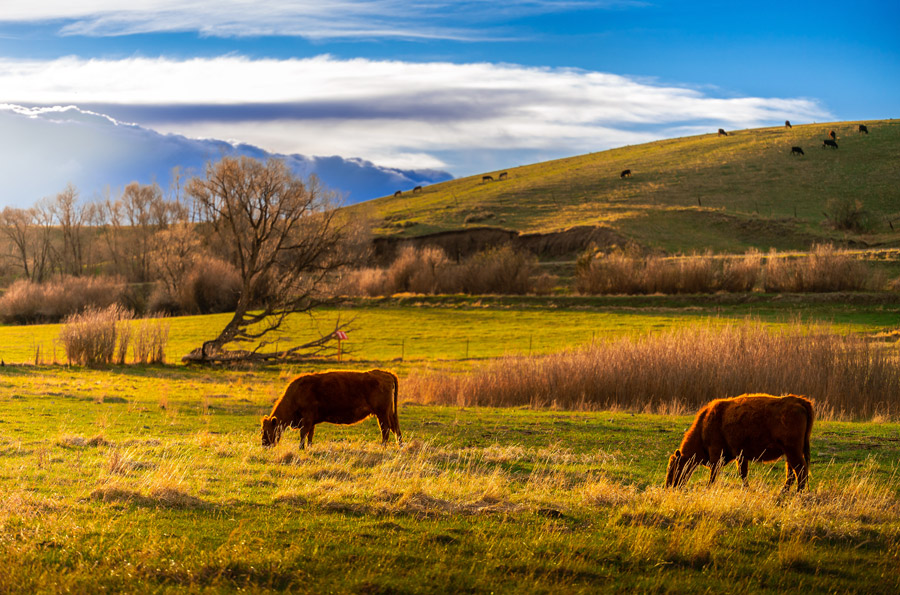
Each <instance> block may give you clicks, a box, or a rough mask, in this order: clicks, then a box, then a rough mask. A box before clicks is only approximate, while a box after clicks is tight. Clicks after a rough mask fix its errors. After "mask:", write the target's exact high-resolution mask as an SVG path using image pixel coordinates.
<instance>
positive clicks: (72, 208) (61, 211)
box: [50, 184, 89, 276]
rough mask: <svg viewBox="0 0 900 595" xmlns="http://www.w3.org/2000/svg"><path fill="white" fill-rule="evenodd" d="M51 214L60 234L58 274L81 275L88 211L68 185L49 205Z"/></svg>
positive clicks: (76, 191) (57, 255)
mask: <svg viewBox="0 0 900 595" xmlns="http://www.w3.org/2000/svg"><path fill="white" fill-rule="evenodd" d="M50 209H51V213H52V216H53V218H54V219H56V222H57V223H58V224H59V228H60V231H61V232H62V249H61V250H59V251H57V254H56V257H57V262H58V263H59V269H60V272H61V273H63V274H69V275H75V276H78V275H81V273H82V272H83V268H84V244H85V242H84V227H85V223H87V218H88V214H89V213H88V210H87V209H86V208H85V207H84V206H83V205H80V204H78V190H76V189H75V186H73V185H71V184H69V185H67V186H66V188H65V190H63V191H62V192H60V193H59V194H57V195H56V200H54V201H53V202H52V203H51V204H50Z"/></svg>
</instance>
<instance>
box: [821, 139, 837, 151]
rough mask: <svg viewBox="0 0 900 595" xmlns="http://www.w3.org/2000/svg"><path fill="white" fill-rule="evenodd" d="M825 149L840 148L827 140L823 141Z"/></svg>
mask: <svg viewBox="0 0 900 595" xmlns="http://www.w3.org/2000/svg"><path fill="white" fill-rule="evenodd" d="M825 147H831V148H832V149H837V148H838V146H837V143H836V142H835V141H833V140H831V139H830V138H826V139H825V140H823V141H822V148H823V149H824V148H825Z"/></svg>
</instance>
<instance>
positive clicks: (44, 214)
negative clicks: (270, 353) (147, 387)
mask: <svg viewBox="0 0 900 595" xmlns="http://www.w3.org/2000/svg"><path fill="white" fill-rule="evenodd" d="M209 227H210V225H209V221H208V217H207V216H205V214H204V213H203V212H202V211H200V210H199V209H197V208H196V207H195V206H194V205H193V203H192V202H191V200H190V198H189V197H188V196H186V195H182V193H181V192H180V191H179V188H178V186H177V184H176V186H175V187H174V188H173V190H172V191H170V192H169V193H165V192H163V190H162V189H161V188H160V187H159V186H158V185H155V184H153V185H141V184H138V183H132V184H129V185H128V186H126V187H125V189H124V190H123V191H122V193H121V194H120V195H119V196H117V197H110V198H107V199H105V200H103V201H98V202H83V201H81V200H79V197H78V191H77V190H76V189H75V188H74V187H72V186H69V187H67V188H66V189H65V190H63V191H62V192H60V193H59V194H57V195H56V196H55V197H53V198H48V199H44V200H41V201H39V202H38V203H36V204H35V205H34V206H32V207H30V208H16V207H5V208H4V209H3V210H2V211H0V254H2V255H3V259H2V264H0V274H2V278H3V279H4V281H5V283H4V285H6V286H7V288H6V291H5V292H4V294H3V296H2V298H0V316H2V318H3V319H4V320H5V321H7V322H17V323H27V322H45V321H56V320H60V319H62V318H63V317H65V316H68V315H70V314H73V313H76V312H80V311H82V310H84V309H85V308H87V307H89V306H93V307H98V308H105V307H107V306H109V305H112V304H115V303H118V304H121V305H123V306H125V307H127V308H129V309H130V310H132V311H134V312H137V313H144V312H168V313H209V312H226V311H230V310H233V309H234V305H235V303H236V302H237V298H238V294H239V291H240V278H239V274H238V271H237V269H236V267H235V266H234V265H233V264H232V263H231V262H229V257H228V256H229V255H228V253H227V251H223V250H221V249H219V248H217V247H216V246H215V242H213V241H212V237H211V234H210V230H209Z"/></svg>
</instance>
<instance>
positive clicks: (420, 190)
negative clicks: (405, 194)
mask: <svg viewBox="0 0 900 595" xmlns="http://www.w3.org/2000/svg"><path fill="white" fill-rule="evenodd" d="M419 192H422V187H421V186H416V187H415V188H413V194H418V193H419Z"/></svg>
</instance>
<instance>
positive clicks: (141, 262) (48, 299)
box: [0, 161, 898, 323]
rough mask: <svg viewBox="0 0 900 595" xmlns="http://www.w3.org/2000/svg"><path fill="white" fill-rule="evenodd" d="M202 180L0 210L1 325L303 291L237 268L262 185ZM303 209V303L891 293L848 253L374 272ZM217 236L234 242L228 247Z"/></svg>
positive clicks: (425, 264)
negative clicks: (221, 186)
mask: <svg viewBox="0 0 900 595" xmlns="http://www.w3.org/2000/svg"><path fill="white" fill-rule="evenodd" d="M216 167H217V168H219V169H218V170H217V169H211V170H210V172H208V175H210V173H211V172H212V173H216V172H217V171H218V173H219V174H221V175H223V176H225V178H221V179H222V180H225V181H227V179H229V178H227V176H229V175H237V174H239V173H243V174H247V173H248V172H250V173H254V172H255V174H258V176H259V177H261V179H264V180H269V181H271V180H282V181H284V183H285V184H287V186H286V187H293V186H291V185H302V184H304V183H303V182H301V181H299V180H296V179H293V178H291V177H290V175H289V173H288V172H287V170H286V169H285V168H284V166H283V165H281V166H278V165H268V164H267V165H265V166H264V165H262V164H259V163H255V162H249V161H248V162H246V163H245V162H240V163H238V162H235V163H226V164H224V165H222V166H216ZM219 170H221V171H219ZM266 176H268V177H266ZM217 179H219V178H217ZM242 179H243V178H242ZM176 180H177V178H176ZM198 181H199V180H198V179H196V178H195V179H193V180H191V181H190V182H189V183H188V184H187V185H186V187H187V191H186V192H182V191H181V186H180V184H179V183H178V182H177V181H176V184H175V185H174V186H173V188H172V189H171V190H170V191H169V192H163V190H162V189H161V188H160V187H159V186H157V185H141V184H137V183H132V184H129V185H128V186H126V187H125V189H124V190H123V191H122V192H121V194H119V195H118V196H116V197H109V198H107V199H105V200H103V201H97V202H83V201H80V200H79V197H78V192H77V190H76V189H75V188H74V187H71V186H69V187H67V188H66V189H65V190H63V191H62V192H60V193H59V194H57V195H56V196H55V197H53V198H51V199H45V200H42V201H40V202H38V203H37V204H35V205H34V206H33V207H31V208H27V209H21V208H14V207H6V208H4V209H3V210H2V211H0V255H2V256H3V259H2V264H0V276H2V278H3V280H4V285H5V286H6V290H5V291H4V293H3V295H2V297H0V318H2V319H3V320H4V321H6V322H14V323H34V322H51V321H58V320H61V319H62V318H64V317H66V316H69V315H71V314H74V313H77V312H82V311H84V310H86V309H87V308H98V309H104V308H107V307H109V306H111V305H113V304H118V305H121V306H123V307H124V308H126V309H128V310H129V311H131V312H134V313H136V314H146V313H168V314H205V313H213V312H233V311H235V309H236V306H237V305H238V303H239V300H240V299H241V295H242V292H244V291H245V288H249V289H248V290H247V291H248V296H249V298H248V299H249V300H250V301H247V300H245V301H247V303H243V305H242V306H241V308H247V307H252V306H253V305H254V304H256V305H258V304H263V303H268V301H271V298H272V296H274V295H279V296H280V295H281V293H284V292H285V291H296V290H297V287H300V286H302V285H303V284H302V283H299V285H298V283H294V284H293V285H291V284H288V285H291V288H290V289H286V285H285V283H283V282H282V281H283V280H281V279H280V278H279V273H276V271H277V270H281V269H283V267H281V266H280V264H279V263H280V262H281V261H280V260H279V259H283V258H287V256H272V255H269V256H270V257H271V258H269V259H268V261H267V262H269V263H270V264H267V265H266V266H264V267H259V266H257V268H255V269H252V267H251V268H248V266H249V265H251V264H253V266H256V265H258V263H256V264H254V263H250V262H248V261H247V258H257V257H259V255H256V256H254V255H255V254H256V253H255V252H254V250H251V249H249V246H250V245H251V244H247V245H246V246H244V245H242V244H241V242H242V241H243V239H254V238H255V239H256V240H259V242H257V243H258V245H260V246H262V245H263V243H262V242H264V241H265V240H266V238H267V234H270V233H271V231H270V230H268V228H265V229H263V228H261V227H260V228H254V223H253V222H254V221H257V220H258V221H263V220H264V218H259V219H257V215H261V216H262V215H265V209H266V208H267V207H265V205H266V204H268V203H265V202H260V203H259V204H256V203H255V202H254V200H257V198H258V199H259V200H263V199H264V197H265V188H264V187H260V188H259V189H257V190H259V192H260V194H259V196H258V197H257V198H253V197H252V196H250V197H245V199H246V200H244V201H243V202H239V203H237V202H236V203H234V204H233V205H231V206H229V205H230V203H228V201H227V200H225V201H223V202H221V204H219V203H216V204H217V205H219V206H217V207H215V208H212V207H211V206H210V205H211V204H213V203H210V202H209V201H207V202H206V203H205V204H206V209H205V210H204V207H203V205H204V202H203V201H201V200H197V201H194V199H192V196H193V197H196V196H204V195H203V194H202V191H217V190H216V188H217V187H216V186H215V185H214V184H213V182H214V181H215V180H209V179H207V180H206V181H205V182H202V183H200V184H198V183H197V182H198ZM223 183H224V182H223ZM192 184H193V186H192ZM204 184H205V186H204ZM210 184H213V185H212V186H210ZM264 185H265V184H263V186H264ZM319 191H320V189H319V186H318V182H317V181H316V180H314V179H310V180H309V188H308V194H309V195H310V196H315V195H316V193H317V192H319ZM251 194H252V193H251ZM225 198H227V197H225ZM238 204H239V205H240V206H239V207H238V206H235V205H238ZM304 204H305V203H304ZM311 204H312V203H311ZM316 204H318V203H316ZM254 205H255V206H254ZM234 208H240V209H246V210H248V212H247V213H246V215H247V217H245V218H244V219H241V221H243V223H240V224H238V223H237V221H238V218H235V217H232V216H230V215H229V212H230V211H228V210H227V209H234ZM298 208H299V207H298ZM304 208H306V209H307V211H309V212H308V213H306V212H304V218H303V221H304V223H303V224H302V225H300V224H298V225H297V226H295V227H296V229H295V230H292V234H299V235H296V237H294V235H291V236H290V238H288V236H285V238H286V239H289V240H290V242H291V246H292V247H293V246H297V247H300V248H305V247H307V244H309V246H308V247H309V250H307V251H306V252H304V254H306V256H305V257H304V258H307V257H308V258H309V259H310V262H309V263H304V266H307V268H308V269H309V271H313V272H315V276H316V278H317V279H320V280H321V282H319V281H317V282H316V284H315V287H314V288H313V287H310V288H306V289H305V291H306V293H304V295H303V296H302V299H303V300H306V301H309V300H311V299H314V300H319V299H320V298H322V299H324V298H328V297H338V296H385V295H393V294H397V293H419V294H446V293H466V294H475V295H479V294H505V295H524V294H537V295H544V294H550V293H554V292H556V293H569V294H571V293H578V294H585V295H596V294H653V293H662V294H689V293H714V292H748V291H766V292H829V291H860V290H880V289H884V288H886V287H892V286H893V287H896V286H897V285H898V283H897V281H896V280H895V281H893V282H892V283H891V284H888V283H887V281H886V279H885V278H884V277H883V275H881V274H878V273H877V272H876V271H873V269H872V267H871V266H870V265H869V264H867V263H866V262H864V261H862V260H860V259H858V258H856V257H855V256H853V255H852V254H850V253H849V252H847V251H843V250H838V249H836V248H834V247H832V246H827V245H825V246H817V247H814V249H813V250H812V251H810V252H809V253H807V254H803V255H800V256H787V255H782V254H777V253H775V252H774V251H773V252H770V253H768V254H765V255H764V254H762V253H760V252H758V251H750V252H748V253H746V254H744V255H740V256H727V257H722V256H715V255H712V254H701V255H692V256H685V257H674V258H673V257H663V256H659V255H646V254H643V253H642V252H640V251H638V250H631V249H613V250H598V249H590V250H587V251H586V252H584V253H583V254H582V255H581V257H580V258H579V259H578V261H577V264H576V267H575V275H574V278H573V279H572V280H570V281H569V280H567V281H565V282H563V283H561V282H560V279H559V278H557V277H555V276H553V275H550V274H548V273H547V272H546V271H545V270H544V269H543V268H542V267H541V265H540V263H539V261H538V258H537V257H536V256H535V255H533V254H531V253H530V252H523V251H517V250H515V249H513V248H512V247H510V246H500V247H494V248H490V249H488V250H485V251H483V252H481V253H478V254H475V255H473V256H471V257H469V258H467V259H464V260H453V259H451V258H448V256H447V254H446V253H444V252H443V251H442V250H441V249H439V248H435V247H426V248H413V247H408V248H405V249H404V250H402V251H401V252H400V253H399V254H398V256H397V257H396V259H395V260H394V262H393V263H391V264H389V265H387V266H381V267H373V266H367V265H366V262H367V256H368V249H369V247H370V246H369V244H368V242H367V241H364V238H365V237H367V232H366V230H365V229H355V228H354V229H351V226H349V225H347V226H343V227H342V228H341V234H342V236H341V237H342V240H341V242H340V244H339V245H340V247H339V248H338V247H337V246H338V244H334V246H335V247H334V248H331V247H329V246H331V245H332V243H333V242H332V243H329V242H326V241H324V239H327V238H325V236H321V233H320V231H316V230H318V229H320V228H319V227H317V223H316V222H318V221H319V220H320V219H322V218H323V217H326V215H324V213H334V211H333V210H327V211H326V210H322V211H316V210H315V209H317V208H319V207H315V208H310V207H309V206H308V205H307V207H304ZM328 208H331V207H328ZM216 209H220V210H216ZM221 209H226V210H224V211H223V210H221ZM254 209H256V210H254ZM316 213H320V214H319V215H317V214H316ZM232 214H233V213H232ZM327 217H328V218H330V217H331V215H327ZM269 219H270V223H269V225H271V224H272V223H271V219H272V218H271V217H269ZM280 220H281V219H279V218H275V219H274V221H276V222H277V221H280ZM229 222H230V225H231V227H229V228H228V229H229V230H230V231H228V233H224V232H223V229H224V227H223V226H226V224H229ZM235 225H237V227H235V228H234V229H232V227H234V226H235ZM363 227H364V226H363ZM322 229H324V228H322ZM304 234H306V235H305V236H304ZM317 234H318V235H317ZM320 236H321V237H320ZM224 237H231V238H235V239H234V240H233V241H225V240H223V239H222V238H224ZM304 237H305V238H306V239H304ZM323 238H324V239H323ZM279 245H280V244H279ZM335 251H338V252H340V253H341V258H340V261H341V262H340V264H339V266H340V268H338V267H337V266H334V267H331V265H329V267H331V268H328V267H325V268H323V267H322V266H320V264H319V260H320V259H321V257H322V256H321V253H334V252H335ZM295 252H296V253H297V254H300V252H298V251H296V250H293V252H292V253H295ZM285 254H287V252H285ZM262 256H265V255H262ZM332 260H333V259H332ZM348 263H350V264H348ZM251 269H252V270H251ZM281 297H286V296H281ZM287 297H289V296H287ZM250 302H252V303H250Z"/></svg>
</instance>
